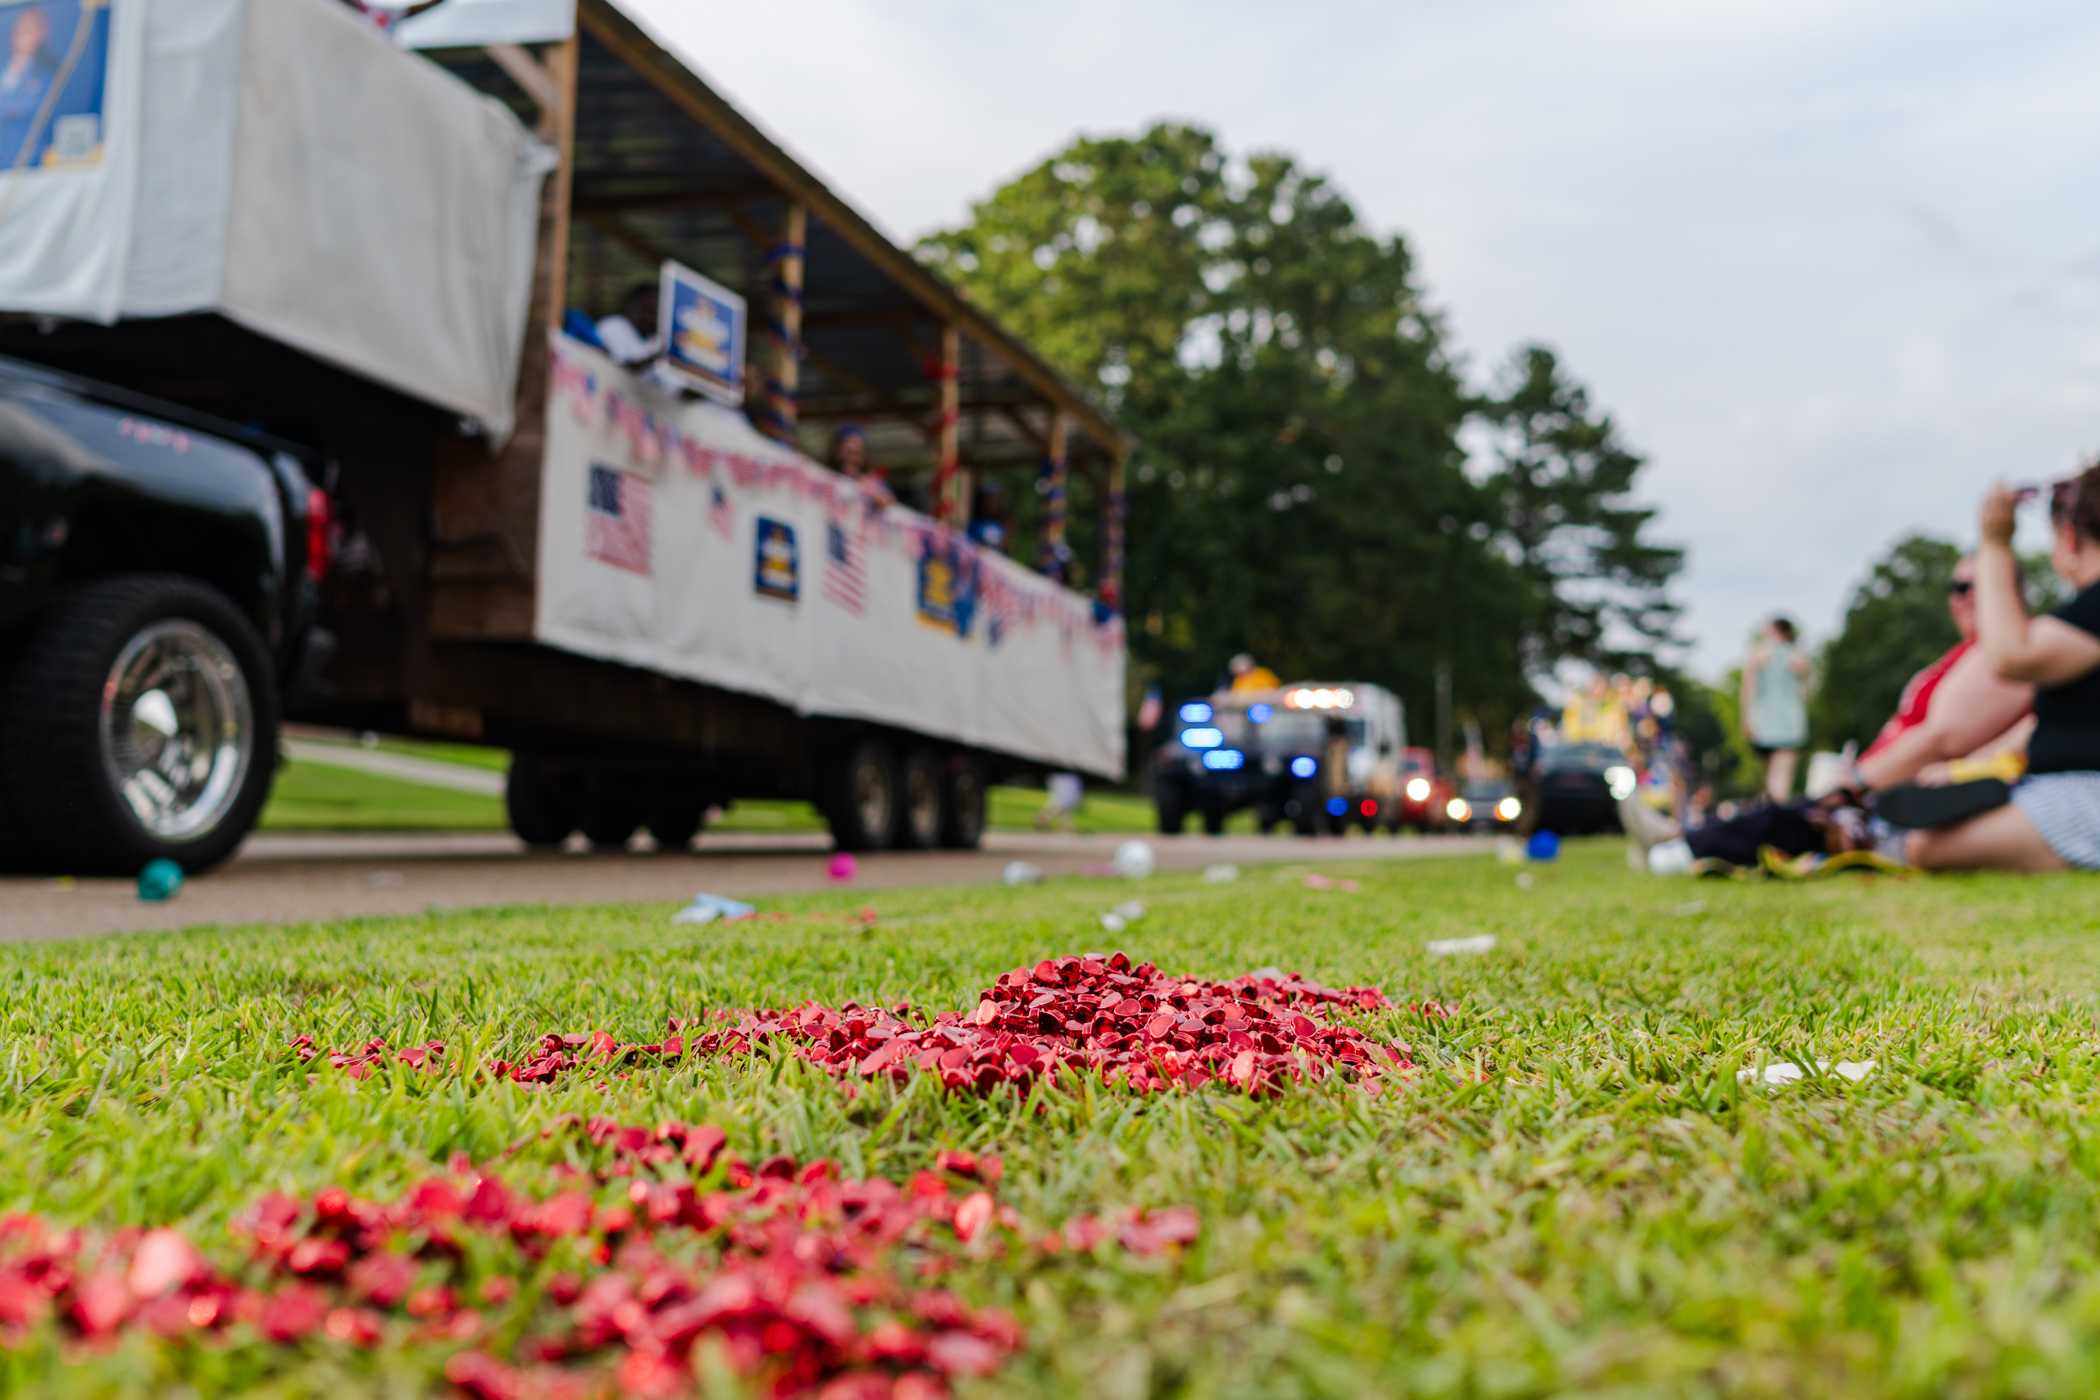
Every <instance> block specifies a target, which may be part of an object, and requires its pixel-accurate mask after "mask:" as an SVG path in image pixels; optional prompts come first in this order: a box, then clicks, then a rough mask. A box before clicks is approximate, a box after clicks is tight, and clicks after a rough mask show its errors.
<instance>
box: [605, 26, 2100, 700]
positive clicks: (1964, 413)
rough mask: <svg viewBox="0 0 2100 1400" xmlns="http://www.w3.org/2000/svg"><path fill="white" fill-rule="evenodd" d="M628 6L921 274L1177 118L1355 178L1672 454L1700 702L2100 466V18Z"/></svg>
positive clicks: (1464, 297) (1672, 519) (1480, 321)
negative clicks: (2078, 465) (928, 262)
mask: <svg viewBox="0 0 2100 1400" xmlns="http://www.w3.org/2000/svg"><path fill="white" fill-rule="evenodd" d="M624 3H625V4H626V5H627V6H628V7H629V8H630V9H632V10H634V11H635V12H637V13H638V14H639V15H640V16H642V17H644V18H645V19H647V20H648V21H649V22H651V23H652V24H653V25H654V26H655V27H656V28H657V29H658V30H659V32H661V33H663V34H665V35H666V36H668V37H670V38H671V39H672V40H673V41H674V42H676V43H677V44H679V45H680V46H681V47H682V48H683V49H684V50H685V52H686V54H687V56H688V57H689V58H690V59H691V60H692V62H693V63H694V64H695V66H696V67H697V68H698V69H699V70H700V71H701V72H702V73H704V74H705V75H706V76H708V77H709V78H710V79H711V80H713V81H714V82H715V83H716V84H718V85H719V87H720V88H721V89H722V90H723V91H724V92H725V93H726V94H727V95H728V96H730V97H731V98H733V99H734V100H736V101H737V102H738V103H739V104H740V105H741V106H742V107H744V109H745V110H746V111H747V112H748V113H749V114H750V115H752V116H753V117H754V119H756V120H757V121H758V122H759V124H760V125H762V126H764V127H765V128H767V129H768V130H769V131H771V132H772V133H773V134H774V135H775V136H777V137H779V138H780V139H781V140H782V142H783V143H784V144H785V145H786V146H787V147H788V148H789V149H790V150H792V151H794V152H795V153H796V154H797V155H798V156H800V157H801V158H802V159H804V160H805V161H806V162H807V163H808V164H810V165H811V166H813V167H814V168H815V169H816V170H817V171H818V172H819V173H820V174H822V175H824V176H825V177H827V179H828V180H829V181H830V182H831V184H832V185H833V187H834V188H835V189H837V190H839V191H841V192H842V193H843V194H845V196H846V197H847V198H848V199H849V200H851V201H852V202H854V203H855V204H857V205H858V206H859V207H860V208H861V209H862V210H863V211H864V212H866V213H868V214H869V215H870V216H872V217H873V218H874V219H875V220H876V222H877V223H879V224H881V225H882V226H883V227H885V228H887V229H888V230H890V231H891V232H892V233H893V234H895V235H897V236H898V237H900V238H905V239H909V238H913V237H916V236H917V235H919V234H921V233H924V232H926V231H928V230H929V229H932V228H935V227H939V226H942V225H945V224H950V223H954V222H956V221H958V220H959V219H961V218H962V217H963V216H964V215H965V213H966V211H967V209H968V206H969V204H970V202H971V201H972V200H973V199H976V198H978V197H981V196H982V195H984V194H985V193H987V192H988V191H990V190H991V189H992V188H993V187H994V186H996V185H997V184H998V183H1000V182H1001V181H1002V180H1004V179H1006V178H1007V177H1009V176H1011V175H1013V174H1016V173H1018V172H1019V171H1021V170H1023V169H1025V168H1027V167H1028V166H1030V165H1032V164H1034V163H1035V162H1036V161H1037V160H1039V159H1040V158H1041V157H1042V156H1044V155H1046V154H1047V153H1049V152H1050V151H1052V150H1055V149H1056V148H1058V147H1059V146H1061V145H1062V144H1063V143H1065V142H1066V141H1067V140H1069V139H1070V138H1071V137H1072V136H1073V134H1074V133H1076V132H1080V131H1086V132H1091V133H1107V132H1119V131H1130V130H1133V129H1136V128H1138V127H1141V126H1142V125H1143V124H1145V123H1147V122H1150V121H1152V120H1154V119H1157V118H1162V117H1173V118H1183V119H1191V120H1194V121H1197V122H1200V123H1202V124H1205V125H1207V126H1209V127H1211V128H1213V129H1214V130H1215V131H1216V132H1217V133H1218V134H1219V136H1220V138H1221V139H1222V140H1223V141H1224V143H1225V144H1226V146H1227V147H1228V149H1230V150H1233V151H1235V152H1244V151H1247V150H1249V149H1255V148H1268V149H1282V150H1286V151H1289V152H1291V153H1293V154H1294V155H1296V156H1298V157H1299V158H1300V159H1301V160H1303V161H1304V162H1305V163H1307V164H1308V165H1311V166H1313V167H1315V168H1318V169H1320V170H1323V171H1325V172H1327V173H1328V174H1329V175H1331V176H1332V178H1333V179H1334V180H1335V181H1336V182H1337V183H1338V184H1339V185H1340V186H1341V188H1342V189H1343V190H1345V191H1346V192H1347V193H1348V194H1349V196H1350V197H1351V198H1352V199H1353V201H1354V202H1355V204H1356V207H1357V209H1358V210H1359V212H1360V213H1361V214H1362V215H1363V216H1364V218H1365V219H1366V220H1367V221H1368V222H1370V223H1371V224H1372V225H1374V226H1375V227H1376V228H1378V229H1380V230H1384V231H1393V230H1397V231H1400V232H1403V233H1405V234H1406V236H1407V237H1408V239H1409V240H1410V242H1411V243H1412V245H1413V247H1414V250H1415V253H1416V257H1417V260H1418V263H1419V266H1420V269H1421V274H1422V277H1423V280H1424V282H1425V284H1426V286H1427V287H1428V289H1429V291H1430V293H1431V295H1432V297H1433V298H1434V300H1435V301H1436V302H1437V303H1438V304H1439V305H1441V306H1442V307H1443V308H1444V310H1445V311H1446V313H1447V314H1448V317H1449V322H1450V325H1451V328H1452V330H1453V332H1454V334H1455V337H1456V340H1457V343H1458V347H1459V348H1460V350H1461V351H1462V352H1463V354H1464V355H1465V357H1466V360H1467V363H1468V364H1469V365H1470V366H1471V367H1472V369H1473V370H1474V371H1475V372H1476V373H1484V372H1485V371H1486V370H1487V369H1488V368H1489V367H1490V366H1491V365H1493V364H1494V363H1495V362H1497V361H1498V360H1499V359H1500V358H1501V357H1502V356H1503V355H1504V353H1505V352H1506V351H1507V350H1508V348H1509V347H1510V346H1512V345H1514V344H1516V343H1517V342H1519V341H1522V340H1527V339H1538V340H1543V341H1546V342H1547V343H1549V344H1551V345H1553V346H1555V347H1556V348H1557V349H1559V350H1560V351H1561V353H1562V355H1563V357H1564V358H1565V360H1566V362H1567V363H1568V365H1569V367H1570V368H1571V369H1573V370H1574V372H1575V373H1576V374H1578V375H1579V376H1580V377H1582V378H1583V379H1584V380H1585V381H1586V382H1587V383H1588V384H1589V385H1590V387H1591V389H1592V391H1593V392H1594V394H1595V396H1596V398H1597V401H1598V402H1599V403H1601V404H1602V405H1604V406H1606V407H1607V408H1609V409H1610V410H1611V411H1612V412H1613V413H1614V414H1615V415H1616V416H1617V418H1618V420H1619V422H1620V425H1621V427H1622V429H1623V430H1624V433H1625V435H1626V437H1627V438H1628V440H1629V441H1630V442H1632V443H1633V444H1634V445H1635V446H1636V447H1637V448H1639V449H1640V450H1642V451H1644V452H1645V453H1647V454H1648V456H1649V457H1650V458H1651V460H1652V462H1653V464H1654V465H1653V467H1652V468H1651V471H1650V474H1649V477H1648V490H1649V492H1650V493H1651V494H1652V496H1653V498H1654V499H1655V501H1656V502H1657V503H1659V504H1660V505H1661V506H1662V507H1663V517H1662V532H1661V533H1663V534H1664V535H1666V536H1667V537H1669V538H1670V539H1672V540H1675V541H1678V542H1681V543H1682V544H1684V545H1685V546H1686V547H1688V548H1689V550H1690V552H1691V567H1690V570H1689V574H1688V577H1687V579H1686V582H1685V585H1684V589H1683V593H1684V596H1685V599H1686V601H1687V602H1688V604H1689V607H1690V619H1689V626H1688V630H1689V632H1690V633H1691V635H1692V636H1693V638H1694V639H1695V642H1696V644H1697V645H1696V649H1695V651H1694V653H1693V661H1694V663H1695V665H1696V666H1698V667H1699V668H1700V669H1702V670H1706V671H1714V670H1717V669H1719V668H1720V667H1722V666H1724V665H1725V664H1726V663H1727V662H1728V661H1729V659H1731V658H1732V657H1733V655H1734V654H1735V653H1736V652H1737V651H1738V650H1739V648H1740V645H1741V643H1742V640H1743V638H1744V636H1745V635H1746V633H1747V631H1748V630H1749V628H1750V627H1751V626H1752V624H1753V623H1754V622H1755V620H1756V619H1757V618H1758V617H1759V616H1760V615H1761V614H1764V613H1768V612H1770V611H1772V610H1774V609H1783V610H1785V611H1787V612H1790V613H1792V614H1793V615H1794V616H1795V617H1796V618H1797V619H1798V620H1799V621H1800V622H1801V623H1802V624H1803V625H1804V626H1805V627H1806V628H1807V629H1808V630H1809V631H1810V632H1811V634H1813V635H1816V636H1821V635H1827V634H1828V633H1829V632H1830V631H1831V630H1833V629H1834V628H1835V627H1836V625H1837V621H1838V618H1839V616H1840V615H1841V613H1842V611H1843V607H1844V600H1845V597H1846V595H1847V594H1848V593H1849V592H1850V590H1851V588H1852V587H1853V585H1854V584H1855V583H1856V582H1857V581H1858V579H1859V578H1860V576H1861V575H1862V574H1863V572H1864V571H1865V567H1866V564H1867V562H1868V561H1869V560H1870V559H1871V558H1872V557H1873V556H1874V555H1875V554H1876V553H1878V552H1879V551H1880V550H1881V549H1882V548H1884V547H1885V546H1886V545H1888V544H1889V543H1890V542H1891V541H1893V540H1894V539H1896V538H1897V537H1899V536H1901V535H1903V534H1904V533H1906V532H1908V531H1912V530H1928V531H1932V532H1935V533H1940V534H1945V535H1951V536H1957V537H1962V538H1966V537H1967V536H1968V535H1969V534H1970V533H1971V528H1972V523H1973V519H1974V508H1975V501H1976V498H1977V497H1978V495H1979V494H1980V492H1981V490H1982V487H1983V485H1984V484H1985V483H1986V482H1987V481H1988V480H1989V479H1990V478H1991V477H1992V476H1994V475H1998V474H2004V475H2007V476H2010V477H2013V478H2015V479H2028V478H2032V477H2036V476H2043V475H2060V474H2062V473H2064V472H2065V471H2067V470H2068V469H2069V468H2071V467H2072V466H2073V465H2074V464H2075V461H2076V459H2077V458H2078V457H2079V456H2080V455H2081V454H2085V453H2089V452H2093V451H2100V178H2096V176H2100V81H2096V78H2095V75H2096V74H2100V5H2094V4H2092V3H2091V0H2065V3H2007V2H2003V0H2001V3H1996V4H1991V5H1979V4H1960V5H1956V4H1941V3H1933V0H1890V2H1889V3H1880V2H1879V0H1842V3H1839V0H1826V2H1825V3H1815V4H1806V3H1792V2H1791V0H1754V3H1752V2H1750V0H1700V3H1697V4H1691V5H1685V4H1680V3H1674V2H1672V0H1664V2H1663V3H1636V2H1635V0H1593V2H1585V0H1555V2H1554V3H1533V4H1524V3H1512V2H1511V0H1501V2H1500V3H1495V4H1479V3H1472V2H1471V0H1452V2H1451V3H1441V2H1439V3H1392V2H1391V0H1384V2H1382V3H1353V2H1351V3H1303V4H1294V5H1278V4H1274V3H1268V4H1252V3H1240V2H1239V0H1223V2H1220V0H1213V3H1207V4H1197V3H1192V2H1191V0H1113V2H1112V3H1111V2H1110V0H1062V3H1058V4H1054V5H1046V4H986V3H982V0H881V3H877V0H857V3H856V2H855V0H798V2H797V3H796V4H795V5H794V6H793V7H792V14H793V22H792V23H791V24H784V23H783V18H784V13H783V11H782V10H781V9H780V8H779V7H776V6H760V5H728V4H720V3H714V0H624ZM1135 528H1139V529H1142V528H1143V523H1142V522H1136V523H1135Z"/></svg>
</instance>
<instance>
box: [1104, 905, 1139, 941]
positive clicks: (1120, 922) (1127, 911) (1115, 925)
mask: <svg viewBox="0 0 2100 1400" xmlns="http://www.w3.org/2000/svg"><path fill="white" fill-rule="evenodd" d="M1144 917H1145V906H1144V905H1142V904H1140V903H1138V901H1136V900H1134V899H1130V900H1125V901H1124V902H1123V903H1121V904H1118V905H1117V906H1116V907H1115V908H1113V909H1111V910H1109V911H1108V912H1107V913H1106V914H1103V915H1102V916H1101V927H1103V928H1105V929H1107V930H1108V931H1109V932H1110V933H1121V932H1122V931H1123V930H1124V929H1126V928H1129V927H1130V926H1131V925H1132V924H1134V923H1136V922H1137V921H1138V920H1139V919H1142V918H1144Z"/></svg>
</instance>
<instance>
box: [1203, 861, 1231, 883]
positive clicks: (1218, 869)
mask: <svg viewBox="0 0 2100 1400" xmlns="http://www.w3.org/2000/svg"><path fill="white" fill-rule="evenodd" d="M1239 878H1240V868H1239V867H1238V866H1237V865H1210V866H1205V867H1204V870H1203V883H1204V884H1206V885H1229V884H1231V883H1232V882H1233V881H1234V880H1237V879H1239Z"/></svg>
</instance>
